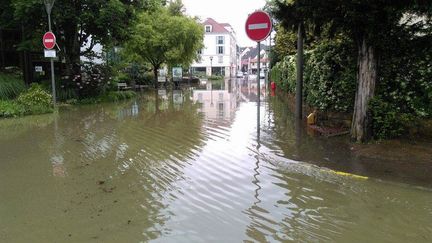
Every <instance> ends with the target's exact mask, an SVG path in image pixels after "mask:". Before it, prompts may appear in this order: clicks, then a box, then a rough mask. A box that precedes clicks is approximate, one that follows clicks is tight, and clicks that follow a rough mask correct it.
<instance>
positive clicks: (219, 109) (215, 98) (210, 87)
mask: <svg viewBox="0 0 432 243" xmlns="http://www.w3.org/2000/svg"><path fill="white" fill-rule="evenodd" d="M233 83H235V85H233ZM236 84H237V83H236V80H234V79H225V80H223V81H211V80H209V81H207V82H206V84H205V86H201V87H200V88H198V89H196V90H193V91H192V99H193V101H194V102H197V103H200V104H201V108H200V109H199V111H200V112H203V113H204V114H205V116H206V118H207V119H209V120H215V121H232V120H233V119H234V114H235V111H236V109H237V107H238V104H239V97H240V96H239V93H238V89H237V85H236Z"/></svg>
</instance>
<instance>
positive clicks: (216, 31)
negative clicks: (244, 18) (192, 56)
mask: <svg viewBox="0 0 432 243" xmlns="http://www.w3.org/2000/svg"><path fill="white" fill-rule="evenodd" d="M202 25H203V28H204V32H205V33H204V48H203V49H202V50H201V51H200V53H199V54H200V60H199V61H198V62H194V63H193V64H192V71H193V73H194V74H205V75H207V76H211V75H221V76H225V77H231V76H234V75H235V72H236V71H237V66H238V60H237V56H238V55H237V39H236V34H235V31H234V29H233V28H232V27H231V25H230V24H227V23H218V22H216V21H215V20H214V19H212V18H208V19H207V20H206V21H204V23H203V24H202Z"/></svg>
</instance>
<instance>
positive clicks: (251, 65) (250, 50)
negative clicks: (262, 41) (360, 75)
mask: <svg viewBox="0 0 432 243" xmlns="http://www.w3.org/2000/svg"><path fill="white" fill-rule="evenodd" d="M268 49H269V48H268V46H266V45H261V63H260V68H261V70H266V69H267V68H268V66H269V61H270V60H269V58H268ZM240 60H241V61H240V62H241V65H240V69H241V71H242V72H247V73H249V74H256V72H257V68H258V47H243V48H240Z"/></svg>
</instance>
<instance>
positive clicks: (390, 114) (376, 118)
mask: <svg viewBox="0 0 432 243" xmlns="http://www.w3.org/2000/svg"><path fill="white" fill-rule="evenodd" d="M369 108H370V111H371V115H372V116H371V117H372V131H373V134H374V137H375V138H376V139H389V138H396V137H400V136H401V135H403V134H405V133H406V130H407V128H408V127H409V125H411V124H412V121H413V119H414V118H413V116H412V114H407V113H403V112H401V109H400V107H398V106H397V105H395V104H392V103H389V102H385V101H383V100H382V98H380V97H375V98H373V99H372V100H371V101H370V102H369Z"/></svg>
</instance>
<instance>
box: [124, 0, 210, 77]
mask: <svg viewBox="0 0 432 243" xmlns="http://www.w3.org/2000/svg"><path fill="white" fill-rule="evenodd" d="M203 32H204V30H203V28H202V26H201V25H200V24H199V23H197V22H196V21H195V20H194V19H192V18H190V17H186V16H182V15H180V16H172V15H170V13H169V11H168V10H167V9H166V8H160V9H158V10H157V11H154V12H151V13H150V12H144V13H141V14H140V15H139V16H138V20H137V22H136V24H135V26H134V27H133V30H132V33H131V38H130V40H129V41H128V42H127V44H126V48H125V51H126V53H127V55H128V56H130V58H131V59H133V60H134V61H137V62H147V63H150V64H151V65H152V67H153V69H154V70H157V69H159V68H160V67H161V65H162V64H167V65H171V66H173V65H183V66H189V65H190V64H191V63H192V61H193V60H195V59H196V58H197V53H198V50H200V49H201V48H202V46H203V44H202V41H203V38H204V33H203Z"/></svg>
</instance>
